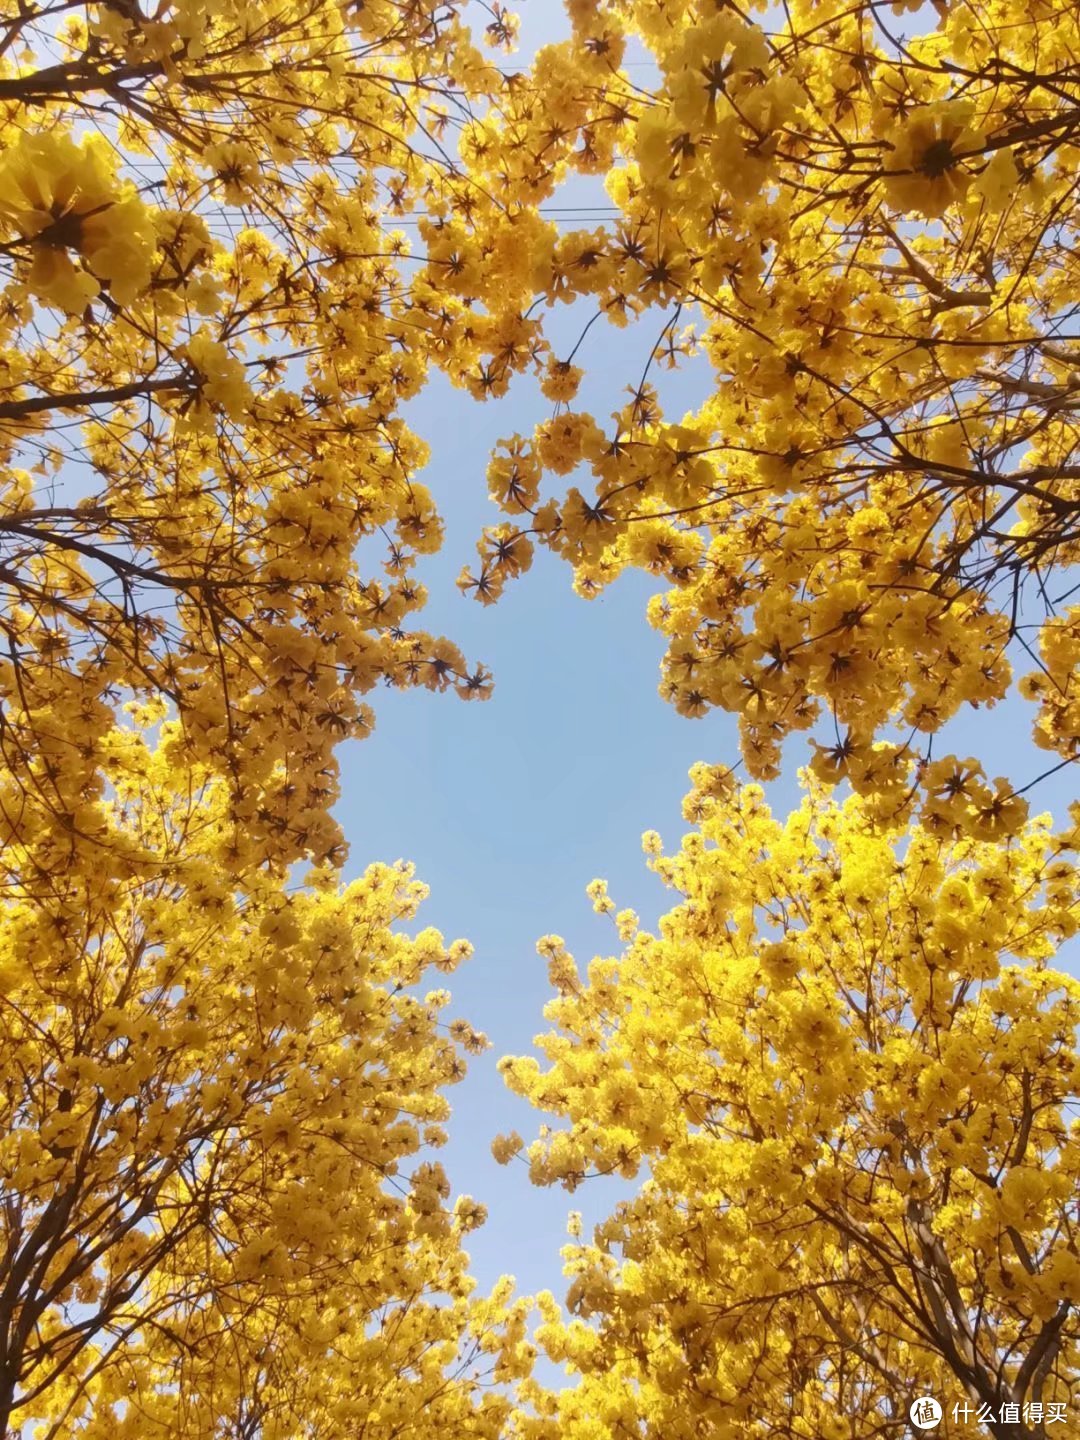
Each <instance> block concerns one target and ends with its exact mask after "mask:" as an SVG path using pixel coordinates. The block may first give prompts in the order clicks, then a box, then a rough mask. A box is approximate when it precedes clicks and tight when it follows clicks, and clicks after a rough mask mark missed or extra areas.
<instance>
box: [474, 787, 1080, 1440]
mask: <svg viewBox="0 0 1080 1440" xmlns="http://www.w3.org/2000/svg"><path fill="white" fill-rule="evenodd" d="M694 779H695V780H696V782H697V783H696V785H695V787H694V790H693V791H692V792H691V794H690V796H689V797H688V807H687V808H688V811H689V813H690V814H691V815H693V816H695V817H696V823H695V825H694V829H693V830H692V831H691V833H690V834H689V835H687V836H686V837H685V838H684V840H683V842H682V845H681V847H680V848H679V850H678V851H677V852H676V853H674V854H671V855H668V854H665V853H663V850H662V847H661V843H660V837H659V836H658V835H656V834H655V833H652V834H646V836H645V837H644V845H645V850H646V853H647V854H648V855H649V856H650V857H651V858H650V861H649V863H650V866H651V868H652V869H654V870H655V871H656V872H657V873H658V874H659V875H660V876H661V877H662V879H663V880H664V882H665V883H666V884H667V885H668V886H670V887H671V888H672V889H673V890H675V891H676V892H677V894H678V902H677V903H676V905H675V906H674V907H673V908H672V909H671V910H669V911H668V912H667V914H665V915H664V916H663V917H662V919H661V920H660V924H659V927H658V929H657V931H656V932H655V933H653V932H651V931H649V930H646V929H644V928H642V927H640V926H639V923H638V920H637V917H636V916H635V914H634V913H633V912H632V911H628V910H626V911H616V908H615V901H614V900H613V898H612V897H610V896H609V895H608V893H607V887H606V886H605V885H604V884H603V882H601V881H596V882H594V883H593V885H592V886H591V887H590V891H591V894H592V896H593V901H594V905H595V907H596V908H597V910H598V911H600V912H601V913H609V914H611V916H612V919H613V921H614V922H615V924H616V925H617V928H618V930H619V932H620V934H621V937H622V939H623V940H624V941H625V942H626V946H625V949H624V950H623V952H622V954H621V955H620V956H618V957H615V958H610V959H605V958H597V959H595V960H593V961H592V963H591V964H590V965H589V966H588V968H587V971H586V972H585V973H582V972H581V970H579V968H578V966H577V965H576V964H575V961H574V959H573V956H572V955H571V954H569V953H568V951H567V949H566V945H565V943H564V942H563V940H562V939H561V938H560V937H559V936H557V935H551V936H547V937H545V938H544V939H543V940H541V941H540V942H539V946H538V948H539V950H540V953H541V954H542V955H545V956H547V958H548V965H549V973H550V977H551V982H552V985H553V986H554V988H555V990H556V992H557V998H555V999H553V1000H552V1001H551V1002H550V1003H549V1005H548V1007H547V1010H546V1012H545V1013H546V1015H547V1017H548V1019H549V1020H550V1021H551V1022H552V1024H553V1026H554V1029H553V1030H552V1031H551V1032H550V1033H549V1034H548V1035H547V1036H544V1037H541V1039H540V1042H539V1044H540V1048H541V1051H542V1052H543V1055H544V1057H546V1059H547V1061H548V1062H549V1063H548V1065H547V1067H546V1068H543V1069H542V1068H541V1067H540V1065H539V1064H538V1062H537V1061H536V1060H535V1059H533V1058H531V1057H521V1058H516V1059H513V1058H510V1059H506V1060H503V1061H502V1062H501V1066H502V1069H503V1072H504V1075H505V1077H506V1080H507V1083H508V1084H509V1085H510V1086H511V1087H512V1088H513V1089H514V1090H515V1091H517V1092H518V1093H520V1094H522V1095H525V1096H527V1097H528V1098H529V1099H530V1100H531V1101H532V1102H533V1103H534V1104H535V1105H536V1106H537V1107H538V1108H539V1109H540V1110H541V1111H543V1112H545V1113H546V1114H549V1115H551V1116H553V1117H557V1118H558V1119H559V1121H561V1122H562V1123H561V1124H560V1125H559V1126H558V1128H556V1129H555V1131H554V1133H551V1134H549V1135H548V1137H547V1138H546V1139H544V1138H541V1139H538V1140H536V1141H534V1142H533V1143H532V1144H531V1145H530V1146H529V1147H528V1149H527V1151H526V1152H525V1158H527V1160H528V1165H529V1172H530V1174H531V1176H532V1178H533V1180H534V1181H535V1182H536V1183H538V1184H545V1185H552V1184H561V1185H563V1186H565V1187H566V1188H567V1189H568V1190H571V1191H573V1190H576V1189H577V1188H578V1187H579V1186H580V1185H581V1184H582V1183H584V1182H587V1179H588V1177H589V1176H590V1175H595V1174H597V1173H610V1172H612V1171H615V1172H618V1173H619V1174H621V1175H623V1176H626V1177H628V1178H633V1177H636V1176H638V1175H639V1174H641V1173H642V1172H644V1178H643V1182H642V1184H641V1186H640V1189H639V1190H638V1192H637V1195H636V1196H635V1198H633V1199H631V1200H629V1201H626V1202H624V1203H621V1204H620V1205H619V1206H618V1207H617V1208H616V1210H615V1211H614V1213H613V1214H612V1215H611V1216H610V1218H609V1219H607V1220H605V1221H604V1222H602V1223H601V1224H599V1225H598V1226H597V1227H596V1229H595V1233H594V1236H593V1238H592V1241H591V1243H586V1242H584V1241H582V1242H579V1243H574V1244H572V1245H571V1246H570V1247H569V1249H567V1250H566V1251H565V1252H564V1254H565V1255H566V1258H567V1274H568V1275H569V1276H570V1277H571V1284H570V1289H569V1293H568V1296H567V1303H568V1306H569V1309H570V1311H571V1315H572V1317H573V1318H571V1319H570V1320H569V1321H568V1322H567V1321H566V1320H564V1319H562V1318H561V1317H552V1318H550V1319H549V1322H548V1323H547V1324H546V1325H545V1326H544V1327H543V1328H542V1329H541V1330H540V1332H539V1336H540V1339H541V1342H542V1344H543V1345H544V1347H545V1349H546V1350H547V1352H548V1354H549V1355H550V1356H551V1357H552V1358H554V1359H556V1360H559V1361H566V1362H568V1363H569V1364H570V1366H571V1367H572V1368H573V1370H574V1371H576V1372H577V1373H578V1374H580V1375H581V1376H582V1377H583V1380H582V1384H581V1386H580V1387H579V1388H578V1389H575V1390H570V1391H567V1392H565V1393H564V1394H563V1395H561V1396H560V1397H559V1398H558V1400H557V1401H556V1400H555V1399H554V1397H551V1398H550V1399H549V1402H548V1405H547V1406H546V1409H543V1410H542V1411H541V1418H540V1420H538V1421H537V1422H536V1423H535V1424H529V1425H527V1426H526V1427H525V1430H524V1433H525V1434H527V1435H529V1436H530V1437H532V1440H539V1437H541V1436H548V1435H552V1436H554V1435H569V1436H572V1437H577V1436H582V1437H586V1436H587V1437H592V1436H595V1435H597V1434H600V1433H604V1434H620V1435H635V1436H639V1435H640V1436H647V1437H650V1440H651V1437H654V1436H655V1437H660V1436H673V1437H678V1440H682V1437H692V1436H694V1437H696V1436H702V1435H708V1436H715V1437H723V1440H727V1437H731V1440H734V1437H737V1436H744V1435H745V1436H749V1435H755V1436H765V1437H773V1436H776V1437H780V1436H783V1437H800V1440H850V1437H854V1436H859V1437H863V1436H873V1435H882V1436H884V1435H890V1434H895V1433H898V1432H899V1431H900V1430H901V1429H902V1428H903V1429H906V1426H907V1406H908V1402H909V1400H910V1398H911V1397H912V1396H914V1395H918V1394H928V1395H934V1396H938V1397H941V1398H943V1399H944V1398H945V1397H961V1398H963V1397H965V1396H966V1397H969V1398H970V1400H971V1401H972V1402H973V1406H972V1415H973V1416H974V1414H975V1413H976V1412H977V1411H979V1410H980V1409H981V1410H982V1411H983V1412H984V1413H985V1414H989V1416H990V1417H991V1421H992V1423H988V1425H987V1428H988V1430H989V1433H990V1434H992V1435H993V1436H995V1437H996V1440H1013V1437H1020V1436H1036V1435H1038V1436H1041V1435H1043V1434H1045V1433H1046V1432H1045V1431H1044V1429H1043V1426H1042V1420H1047V1421H1050V1420H1052V1419H1053V1417H1055V1416H1057V1417H1058V1418H1060V1419H1064V1418H1065V1413H1064V1410H1063V1407H1065V1410H1067V1407H1068V1404H1069V1400H1070V1396H1071V1393H1072V1386H1073V1383H1074V1381H1075V1376H1076V1370H1077V1363H1078V1360H1080V1354H1078V1347H1080V1324H1078V1319H1077V1304H1078V1302H1080V1260H1078V1258H1077V1234H1076V1195H1077V1191H1078V1188H1080V1184H1078V1182H1080V1170H1078V1167H1080V1145H1078V1136H1077V1127H1076V1121H1075V1118H1074V1113H1073V1110H1074V1105H1075V1097H1076V1093H1077V1087H1078V1084H1080V1056H1078V1054H1077V1048H1076V1034H1077V1025H1078V1022H1080V982H1078V981H1077V980H1076V979H1075V977H1073V976H1070V975H1068V974H1065V973H1061V972H1059V971H1056V970H1055V969H1054V968H1053V967H1052V964H1051V962H1052V960H1053V957H1054V955H1055V952H1056V949H1057V947H1058V946H1059V945H1060V943H1061V942H1062V940H1063V939H1064V938H1066V937H1069V936H1071V935H1073V934H1075V932H1076V929H1077V914H1076V910H1077V893H1076V881H1075V870H1074V864H1075V852H1076V847H1077V843H1078V840H1080V832H1078V831H1077V828H1076V824H1075V820H1076V819H1080V808H1078V809H1077V811H1076V812H1075V817H1074V823H1073V825H1072V826H1071V827H1070V828H1069V829H1068V830H1067V831H1065V832H1062V833H1057V834H1055V833H1054V832H1053V831H1052V829H1051V828H1050V826H1049V825H1048V824H1046V823H1045V822H1040V823H1034V824H1031V825H1030V826H1028V827H1027V828H1026V829H1025V831H1024V833H1023V834H1022V835H1021V836H1020V837H1018V838H1017V839H1016V841H1015V842H1014V843H1013V844H1011V845H1009V846H1001V845H999V844H995V843H993V842H986V841H974V840H970V839H964V840H960V841H957V842H955V843H952V844H945V843H943V842H942V839H941V837H940V835H939V834H938V833H937V832H936V831H935V830H933V829H929V830H928V829H925V828H923V827H913V828H911V829H910V830H909V831H908V832H907V833H906V834H905V835H904V836H903V837H902V843H901V840H900V837H897V836H895V835H889V834H886V833H882V831H881V828H880V825H879V824H878V823H877V822H876V821H875V820H874V818H873V817H872V816H871V815H868V814H867V809H866V806H865V804H864V803H863V802H862V801H861V800H860V799H859V798H858V797H851V798H849V799H848V800H847V801H846V802H844V803H842V804H841V803H839V802H838V801H837V800H836V799H835V798H831V797H829V796H828V795H827V794H826V793H825V791H824V790H823V788H822V786H821V785H820V783H818V782H816V781H814V780H813V779H812V777H808V784H809V791H808V794H807V796H806V798H805V799H804V801H803V804H802V806H801V808H800V809H799V810H797V811H795V812H794V813H793V814H792V815H790V816H789V817H788V818H787V819H786V821H781V820H778V819H776V818H774V817H773V816H772V815H771V814H770V812H769V810H768V807H767V806H766V804H765V802H764V799H763V795H762V791H761V788H760V787H759V786H757V785H747V786H743V787H738V786H736V785H735V784H734V783H733V782H732V781H731V779H730V777H729V776H728V775H727V774H726V772H722V771H718V770H716V769H711V768H710V767H704V766H703V767H699V768H698V769H697V771H696V772H695V775H694ZM521 1145H522V1142H521V1140H520V1138H519V1137H517V1136H506V1137H501V1138H500V1140H499V1141H498V1142H497V1144H496V1153H497V1155H498V1157H499V1158H500V1159H502V1160H503V1161H509V1160H511V1159H512V1158H513V1157H514V1156H515V1155H516V1154H519V1152H520V1150H521ZM951 1403H955V1401H950V1405H951ZM1006 1406H1011V1407H1014V1419H1013V1420H1009V1419H1008V1412H1004V1413H1005V1415H1006V1419H1005V1420H1002V1418H1001V1417H1002V1414H1003V1407H1006ZM1032 1406H1035V1407H1036V1410H1035V1411H1033V1410H1032ZM1051 1407H1053V1408H1051ZM1059 1412H1061V1413H1059ZM1040 1417H1042V1419H1040ZM964 1428H965V1427H964V1425H963V1424H960V1425H957V1426H956V1427H955V1429H952V1430H948V1431H947V1432H946V1433H950V1434H957V1435H959V1434H963V1433H964ZM1051 1433H1053V1432H1051Z"/></svg>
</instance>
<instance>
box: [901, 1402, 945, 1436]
mask: <svg viewBox="0 0 1080 1440" xmlns="http://www.w3.org/2000/svg"><path fill="white" fill-rule="evenodd" d="M908 1414H909V1415H910V1416H911V1423H912V1424H913V1425H915V1426H917V1427H918V1428H919V1429H920V1430H933V1428H934V1426H935V1425H940V1424H941V1406H940V1405H939V1404H938V1402H937V1401H936V1400H935V1399H934V1397H933V1396H932V1395H920V1396H919V1398H918V1399H917V1400H913V1401H912V1402H911V1408H910V1409H909V1410H908Z"/></svg>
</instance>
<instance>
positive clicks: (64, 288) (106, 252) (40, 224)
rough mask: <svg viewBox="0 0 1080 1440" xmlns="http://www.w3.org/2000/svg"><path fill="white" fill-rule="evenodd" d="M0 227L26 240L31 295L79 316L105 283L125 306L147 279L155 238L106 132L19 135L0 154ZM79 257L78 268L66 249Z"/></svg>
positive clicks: (149, 218) (151, 221)
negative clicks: (78, 138)
mask: <svg viewBox="0 0 1080 1440" xmlns="http://www.w3.org/2000/svg"><path fill="white" fill-rule="evenodd" d="M0 226H2V227H3V229H5V230H7V231H8V232H9V233H10V232H12V231H13V232H14V233H15V234H17V235H18V236H20V237H21V238H22V239H23V240H26V241H29V242H30V254H31V258H32V264H31V265H30V268H29V271H28V273H27V277H26V283H27V285H28V287H29V289H30V291H31V293H32V294H34V295H37V296H38V298H39V299H42V300H45V301H46V302H47V303H49V304H55V305H58V306H59V307H60V308H61V309H64V310H67V311H68V312H69V313H79V312H80V311H82V310H83V309H85V307H86V305H87V304H88V303H89V301H91V300H93V299H94V297H95V296H96V295H97V294H98V293H99V291H100V289H101V285H102V282H104V283H105V284H106V285H107V286H108V289H109V292H110V294H111V295H112V296H113V298H114V299H115V300H117V301H118V302H119V303H120V304H122V305H128V304H130V303H131V302H132V301H133V300H134V299H135V298H136V297H137V296H138V295H140V294H141V293H142V292H143V291H144V290H145V289H146V287H147V286H148V285H149V283H150V266H151V261H152V259H153V255H154V250H155V248H156V244H157V237H156V233H155V230H154V225H153V219H152V216H151V214H150V212H149V211H148V210H147V208H146V207H145V206H144V205H143V204H142V202H141V200H139V198H138V196H137V195H136V194H135V191H134V187H133V185H131V183H130V182H124V183H121V182H120V181H119V180H118V179H117V177H116V174H115V170H114V165H113V158H112V154H111V151H110V149H109V147H108V145H107V143H106V141H105V140H104V138H103V137H101V136H99V135H91V136H87V137H86V138H85V139H84V140H83V142H82V144H81V145H76V144H75V142H74V141H73V140H72V139H71V138H70V136H69V135H67V134H66V133H64V132H62V131H57V132H52V133H49V134H46V135H26V134H24V135H22V136H20V137H19V139H18V140H17V141H16V142H15V144H14V145H12V146H11V147H10V148H9V149H8V150H7V152H6V153H5V154H4V156H3V158H2V159H0ZM72 251H73V252H75V254H76V255H78V256H79V257H80V259H81V260H82V262H83V263H82V266H81V267H80V266H77V265H76V264H75V262H74V261H73V260H72V258H71V255H70V254H69V252H72Z"/></svg>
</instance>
